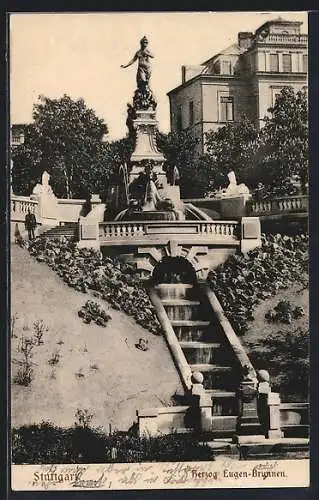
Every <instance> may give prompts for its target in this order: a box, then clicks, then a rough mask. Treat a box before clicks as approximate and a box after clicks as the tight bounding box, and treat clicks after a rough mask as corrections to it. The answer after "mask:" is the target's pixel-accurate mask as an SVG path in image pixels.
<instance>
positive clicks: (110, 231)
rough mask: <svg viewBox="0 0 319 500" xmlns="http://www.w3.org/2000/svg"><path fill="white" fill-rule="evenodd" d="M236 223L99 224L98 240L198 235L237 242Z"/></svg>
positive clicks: (237, 224)
mask: <svg viewBox="0 0 319 500" xmlns="http://www.w3.org/2000/svg"><path fill="white" fill-rule="evenodd" d="M238 226H239V223H238V222H237V221H214V222H213V221H212V222H208V221H174V222H173V221H165V222H160V223H159V222H158V221H156V222H155V221H153V222H136V223H134V222H103V223H101V224H99V236H100V240H104V241H113V240H117V239H123V238H150V237H152V236H154V237H158V236H160V235H167V234H178V235H190V236H191V235H198V236H208V237H209V236H211V237H216V239H218V238H221V239H231V240H237V239H238V236H237V232H238V231H237V228H238Z"/></svg>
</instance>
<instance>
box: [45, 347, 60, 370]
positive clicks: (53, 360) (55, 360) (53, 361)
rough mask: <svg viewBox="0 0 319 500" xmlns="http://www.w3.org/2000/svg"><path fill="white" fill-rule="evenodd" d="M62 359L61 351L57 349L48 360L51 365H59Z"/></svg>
mask: <svg viewBox="0 0 319 500" xmlns="http://www.w3.org/2000/svg"><path fill="white" fill-rule="evenodd" d="M60 359H61V353H60V352H59V351H58V350H56V351H54V353H53V354H52V356H51V358H50V359H49V360H48V363H49V365H51V366H54V365H57V364H58V363H59V362H60Z"/></svg>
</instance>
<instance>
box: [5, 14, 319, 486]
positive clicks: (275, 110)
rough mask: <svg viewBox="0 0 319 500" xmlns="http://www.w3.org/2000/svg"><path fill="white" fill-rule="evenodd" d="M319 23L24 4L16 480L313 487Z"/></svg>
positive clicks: (18, 148) (14, 52)
mask: <svg viewBox="0 0 319 500" xmlns="http://www.w3.org/2000/svg"><path fill="white" fill-rule="evenodd" d="M307 21H308V14H307V12H296V11H289V12H282V13H281V12H280V13H279V12H260V11H255V12H165V13H164V12H147V13H146V12H77V13H76V12H75V13H65V12H63V13H62V12H54V13H53V12H51V13H49V12H46V13H41V12H29V13H27V12H23V13H22V12H20V13H19V12H16V13H11V14H10V15H9V33H8V38H9V64H10V150H9V152H8V160H9V162H8V164H9V165H10V172H11V176H10V189H11V194H10V204H11V207H10V230H11V237H10V254H11V262H10V272H11V290H10V295H11V318H10V332H9V335H10V361H11V376H10V383H11V405H10V418H11V423H10V426H11V458H10V460H11V476H12V477H11V488H12V490H14V491H30V490H32V491H44V490H45V491H48V490H49V491H50V490H52V491H58V490H73V491H80V490H130V489H139V490H143V489H188V488H206V489H214V488H256V487H258V488H269V487H275V488H276V487H308V486H309V484H310V477H309V465H310V464H309V426H310V422H309V389H308V386H309V275H308V260H309V256H308V189H309V188H308V92H307V88H308V24H307Z"/></svg>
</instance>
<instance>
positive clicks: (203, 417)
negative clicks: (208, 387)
mask: <svg viewBox="0 0 319 500" xmlns="http://www.w3.org/2000/svg"><path fill="white" fill-rule="evenodd" d="M212 407H213V400H212V396H211V395H210V394H206V393H205V392H203V393H202V394H201V395H200V396H199V408H200V428H201V431H202V432H209V431H211V430H212V426H213V418H212Z"/></svg>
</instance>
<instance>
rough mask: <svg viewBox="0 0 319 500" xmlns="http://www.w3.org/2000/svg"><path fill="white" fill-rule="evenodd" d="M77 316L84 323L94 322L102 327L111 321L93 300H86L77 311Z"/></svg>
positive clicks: (108, 315) (110, 317)
mask: <svg viewBox="0 0 319 500" xmlns="http://www.w3.org/2000/svg"><path fill="white" fill-rule="evenodd" d="M78 315H79V316H80V318H82V320H83V322H84V323H91V321H94V323H96V324H97V325H99V326H103V327H105V326H106V325H107V323H108V321H109V320H110V319H112V316H110V314H108V313H107V312H106V311H105V310H104V309H103V308H102V307H101V306H100V305H99V304H98V303H97V302H94V301H93V300H88V301H87V302H86V303H85V305H84V306H82V307H81V309H80V310H79V311H78Z"/></svg>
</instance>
